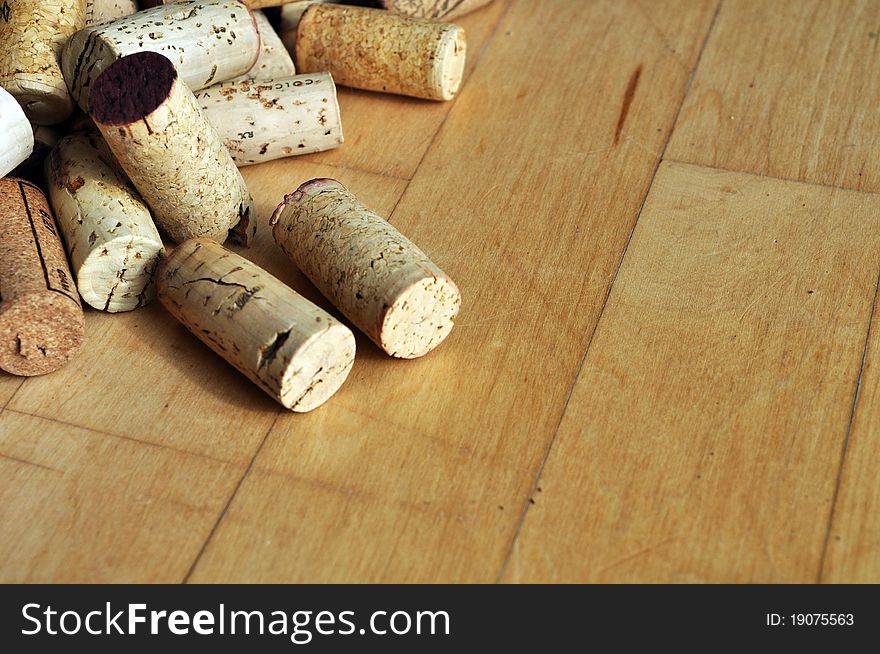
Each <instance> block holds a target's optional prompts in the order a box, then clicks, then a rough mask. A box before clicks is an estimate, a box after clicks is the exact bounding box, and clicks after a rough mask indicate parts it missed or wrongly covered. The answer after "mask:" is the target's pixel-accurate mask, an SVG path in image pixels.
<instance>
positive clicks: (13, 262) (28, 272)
mask: <svg viewBox="0 0 880 654" xmlns="http://www.w3.org/2000/svg"><path fill="white" fill-rule="evenodd" d="M83 336H84V334H83V312H82V307H80V304H79V296H78V295H77V292H76V287H75V286H74V283H73V277H72V276H71V274H70V268H68V266H67V257H66V256H65V254H64V248H63V247H62V246H61V239H59V238H58V231H57V229H56V227H55V221H54V220H53V219H52V214H51V212H50V210H49V205H48V203H47V202H46V197H45V196H44V195H43V193H42V191H40V189H39V188H37V187H36V186H35V185H33V184H31V183H30V182H27V181H25V180H22V179H18V178H14V177H7V178H4V179H2V180H0V369H3V370H5V371H6V372H9V373H12V374H13V375H24V376H32V375H43V374H46V373H49V372H52V371H54V370H57V369H58V368H60V367H61V366H63V365H64V364H65V363H67V361H68V360H69V359H70V358H71V357H72V356H73V355H74V353H75V352H76V351H77V350H78V349H79V347H80V346H81V345H82V342H83Z"/></svg>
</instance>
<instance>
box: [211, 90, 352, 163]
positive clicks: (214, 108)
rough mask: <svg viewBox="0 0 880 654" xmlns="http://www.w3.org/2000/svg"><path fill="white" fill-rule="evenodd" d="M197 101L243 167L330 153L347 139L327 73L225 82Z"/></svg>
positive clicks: (233, 156)
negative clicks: (343, 135) (343, 133)
mask: <svg viewBox="0 0 880 654" xmlns="http://www.w3.org/2000/svg"><path fill="white" fill-rule="evenodd" d="M195 96H196V99H197V100H198V101H199V104H200V105H201V107H202V110H203V111H204V112H205V116H206V117H207V119H208V121H209V122H210V123H211V124H212V125H214V127H215V128H216V129H217V133H218V134H220V138H221V139H222V140H223V142H224V143H225V145H226V147H227V148H228V149H229V152H230V154H231V155H232V158H233V160H234V161H235V163H236V165H237V166H239V167H242V166H249V165H251V164H255V163H261V162H263V161H270V160H272V159H278V158H280V157H290V156H293V155H298V154H309V153H312V152H320V151H322V150H329V149H331V148H335V147H337V146H339V145H340V144H341V143H342V140H343V139H342V122H341V118H340V115H339V103H338V102H337V100H336V86H335V85H334V84H333V78H332V77H330V75H329V74H327V73H317V74H314V75H297V76H295V77H288V78H286V79H275V80H268V81H263V82H257V81H250V80H246V81H242V82H224V83H222V84H218V85H216V86H212V87H211V88H208V89H205V90H203V91H197V92H196V93H195Z"/></svg>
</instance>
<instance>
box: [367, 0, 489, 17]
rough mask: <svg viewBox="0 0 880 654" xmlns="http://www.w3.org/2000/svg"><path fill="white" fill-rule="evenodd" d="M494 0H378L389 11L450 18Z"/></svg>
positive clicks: (408, 14)
mask: <svg viewBox="0 0 880 654" xmlns="http://www.w3.org/2000/svg"><path fill="white" fill-rule="evenodd" d="M490 2H492V0H378V4H379V5H380V6H382V7H383V8H384V9H387V10H388V11H393V12H396V13H398V14H405V15H406V16H418V17H419V18H432V19H435V20H449V19H452V18H456V17H458V16H463V15H464V14H467V13H469V12H471V11H474V10H475V9H479V8H480V7H483V6H485V5H487V4H489V3H490Z"/></svg>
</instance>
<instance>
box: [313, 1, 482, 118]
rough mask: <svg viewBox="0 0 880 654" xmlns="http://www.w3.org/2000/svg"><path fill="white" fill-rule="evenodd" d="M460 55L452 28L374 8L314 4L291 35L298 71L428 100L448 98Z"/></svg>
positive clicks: (462, 49) (458, 31)
mask: <svg viewBox="0 0 880 654" xmlns="http://www.w3.org/2000/svg"><path fill="white" fill-rule="evenodd" d="M465 57H466V43H465V34H464V30H463V29H462V28H461V27H459V26H458V25H452V24H449V23H436V22H433V21H429V20H424V19H421V18H411V17H407V16H400V15H397V14H392V13H389V12H387V11H382V10H379V9H369V8H363V7H349V6H343V5H333V4H315V5H312V6H310V7H309V8H308V9H306V11H305V13H303V15H302V18H301V19H300V21H299V26H298V28H297V32H296V67H297V70H298V71H299V72H300V73H312V72H320V71H329V72H330V73H331V74H332V75H333V79H335V80H336V83H337V84H341V85H343V86H352V87H355V88H359V89H366V90H368V91H383V92H387V93H397V94H400V95H409V96H414V97H418V98H425V99H429V100H451V99H452V98H453V97H454V96H455V94H456V93H457V92H458V89H459V87H460V86H461V81H462V76H463V74H464V65H465Z"/></svg>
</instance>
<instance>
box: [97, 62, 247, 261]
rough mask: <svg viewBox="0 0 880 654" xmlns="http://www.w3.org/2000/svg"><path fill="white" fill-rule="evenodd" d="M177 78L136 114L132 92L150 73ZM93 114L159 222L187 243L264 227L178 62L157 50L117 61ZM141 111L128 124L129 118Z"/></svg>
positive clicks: (237, 238) (243, 237)
mask: <svg viewBox="0 0 880 654" xmlns="http://www.w3.org/2000/svg"><path fill="white" fill-rule="evenodd" d="M150 77H153V78H155V79H165V78H170V79H172V80H173V81H172V83H171V84H170V88H169V89H168V91H167V97H165V99H164V100H163V101H162V102H161V103H159V104H158V106H156V107H155V108H152V105H153V99H154V96H153V95H145V96H144V97H145V99H146V100H147V105H146V107H145V108H149V111H144V110H135V111H134V112H133V113H129V112H128V109H129V107H127V106H124V105H125V103H123V102H118V103H111V102H105V99H108V100H109V99H112V98H121V97H123V96H124V95H125V93H124V90H125V89H128V88H132V87H134V86H136V85H137V84H140V83H142V82H143V80H144V79H148V78H150ZM93 95H94V96H95V98H96V102H97V106H93V107H92V111H91V117H92V119H93V120H94V121H95V123H96V125H97V127H98V129H99V130H100V132H101V133H102V134H103V135H104V138H105V139H106V141H107V143H108V145H109V147H110V150H111V151H112V152H113V154H114V156H115V157H116V160H117V161H118V162H119V164H120V166H121V167H122V169H123V170H124V171H125V172H126V174H127V175H128V177H129V178H130V179H131V181H132V182H133V183H134V185H135V187H136V188H137V189H138V191H139V192H140V194H141V196H142V197H143V199H144V200H145V201H146V202H147V204H148V205H149V207H150V209H151V211H152V213H153V217H154V218H155V220H156V223H157V224H158V226H159V227H160V228H161V229H163V230H164V231H165V232H166V233H167V234H168V235H169V236H170V237H171V238H172V239H174V240H175V241H178V242H181V241H184V240H186V239H188V238H196V237H200V236H204V237H207V238H211V239H214V240H216V241H219V242H221V243H222V242H223V241H225V240H226V238H227V236H229V237H230V238H232V239H233V241H234V242H236V243H240V244H243V245H247V244H249V243H250V241H251V239H252V238H253V236H254V234H255V231H256V221H255V220H254V211H253V198H251V195H250V192H249V191H248V189H247V186H246V185H245V182H244V179H242V177H241V173H239V172H238V169H237V168H236V166H235V162H233V160H232V157H231V155H230V154H229V151H228V150H227V149H226V146H224V145H223V141H222V140H221V139H220V136H219V135H218V134H217V131H216V130H215V129H214V128H213V127H212V126H211V125H210V124H209V123H208V121H207V119H206V118H205V117H204V115H203V114H202V111H201V109H200V108H199V106H198V103H197V101H196V99H195V97H194V96H193V94H192V92H191V91H190V90H189V89H188V88H187V87H186V86H185V85H184V84H183V83H182V81H181V80H180V79H179V78H177V77H176V73H175V71H174V66H173V65H172V64H171V62H170V61H169V60H168V59H166V58H165V57H163V56H162V55H158V54H156V53H153V52H140V53H137V54H133V55H129V56H127V57H124V58H122V59H120V60H119V61H117V62H115V63H113V64H111V66H110V67H109V68H108V69H107V70H106V71H105V72H104V74H102V75H101V77H99V78H98V80H97V81H96V82H95V89H94V93H93ZM123 115H125V116H138V117H137V118H135V119H134V120H132V122H129V123H126V124H123V123H122V122H121V117H122V116H123Z"/></svg>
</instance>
